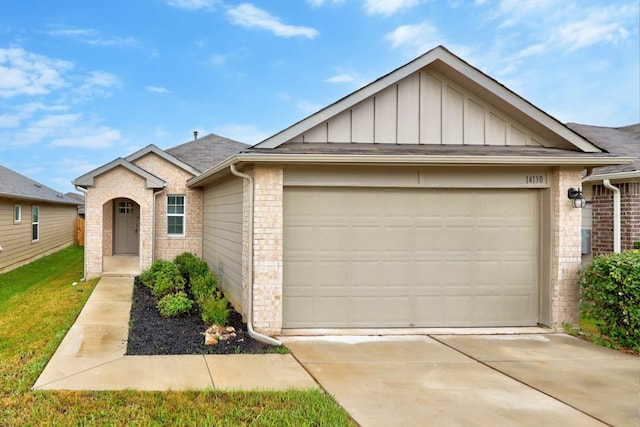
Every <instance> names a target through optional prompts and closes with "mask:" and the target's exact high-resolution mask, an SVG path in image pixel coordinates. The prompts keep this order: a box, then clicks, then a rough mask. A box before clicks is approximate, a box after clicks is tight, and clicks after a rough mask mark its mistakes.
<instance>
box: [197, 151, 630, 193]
mask: <svg viewBox="0 0 640 427" xmlns="http://www.w3.org/2000/svg"><path fill="white" fill-rule="evenodd" d="M634 160H635V157H581V156H567V157H557V156H536V157H531V156H446V155H431V156H430V155H417V154H416V155H385V154H360V155H358V154H281V153H250V152H244V153H239V154H236V155H234V156H231V157H229V158H227V159H226V160H224V161H222V162H221V163H219V164H217V165H216V166H214V167H212V168H211V169H209V170H207V171H206V172H204V173H202V174H201V175H198V176H197V177H194V178H191V179H190V180H188V181H187V185H188V186H189V187H198V186H203V185H206V184H208V183H209V182H211V180H215V179H216V177H217V176H219V175H221V174H225V173H228V171H229V167H230V166H231V165H237V164H239V163H243V162H245V163H272V164H273V163H276V164H325V165H379V166H426V165H441V166H455V165H459V166H468V165H478V166H481V165H487V166H498V165H504V166H512V165H531V166H547V167H548V166H582V167H598V166H615V165H620V164H627V163H632V162H633V161H634Z"/></svg>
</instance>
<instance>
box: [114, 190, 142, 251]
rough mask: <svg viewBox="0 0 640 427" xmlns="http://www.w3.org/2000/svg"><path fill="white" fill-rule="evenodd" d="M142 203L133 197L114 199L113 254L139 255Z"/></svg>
mask: <svg viewBox="0 0 640 427" xmlns="http://www.w3.org/2000/svg"><path fill="white" fill-rule="evenodd" d="M139 248H140V205H139V204H137V203H136V202H134V201H133V200H131V199H124V198H120V199H115V200H114V201H113V254H114V255H138V254H139V251H140V249H139Z"/></svg>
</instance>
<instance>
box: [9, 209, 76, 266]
mask: <svg viewBox="0 0 640 427" xmlns="http://www.w3.org/2000/svg"><path fill="white" fill-rule="evenodd" d="M15 205H20V206H22V220H21V221H20V222H19V223H14V220H13V214H14V206H15ZM32 206H39V207H40V236H39V237H40V238H39V240H38V241H35V242H34V241H32V239H31V237H32V235H31V207H32ZM77 216H78V208H77V207H76V206H75V205H56V204H53V203H46V202H37V201H30V200H14V199H0V246H2V251H1V252H0V272H4V271H8V270H11V269H14V268H16V267H19V266H21V265H24V264H27V263H29V262H31V261H34V260H36V259H38V258H40V257H43V256H45V255H48V254H50V253H53V252H55V251H57V250H59V249H62V248H64V247H67V246H70V245H72V244H73V241H74V234H75V225H74V220H75V218H76V217H77Z"/></svg>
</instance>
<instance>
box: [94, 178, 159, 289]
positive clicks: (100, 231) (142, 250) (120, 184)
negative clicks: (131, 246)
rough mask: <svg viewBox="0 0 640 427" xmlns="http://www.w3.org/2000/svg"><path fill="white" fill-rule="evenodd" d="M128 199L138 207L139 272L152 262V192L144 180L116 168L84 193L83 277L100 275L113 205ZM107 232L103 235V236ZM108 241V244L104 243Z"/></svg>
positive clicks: (108, 236) (109, 236)
mask: <svg viewBox="0 0 640 427" xmlns="http://www.w3.org/2000/svg"><path fill="white" fill-rule="evenodd" d="M116 198H127V199H131V200H133V201H134V202H136V203H137V204H138V205H139V206H140V228H139V233H140V245H139V255H140V268H141V269H145V268H148V267H149V266H150V265H151V262H152V253H151V248H152V243H151V242H152V238H153V230H152V226H151V221H152V217H153V190H151V189H147V188H146V185H145V180H144V179H143V178H141V177H140V176H138V175H136V174H134V173H132V172H130V171H129V170H127V169H125V168H122V167H117V168H115V169H113V170H110V171H109V172H106V173H104V174H102V175H100V176H98V177H96V179H95V182H94V186H93V187H89V188H88V189H87V197H86V200H85V212H86V219H85V273H86V275H87V277H88V278H92V277H97V276H100V275H101V274H102V257H103V256H109V255H111V254H110V253H108V252H107V253H105V251H109V248H110V244H111V243H110V240H111V233H110V230H111V224H112V223H113V220H112V218H111V217H110V215H111V213H112V212H113V209H112V208H111V206H112V201H113V199H116ZM105 212H106V214H105ZM105 232H106V234H105ZM105 239H108V240H109V242H105Z"/></svg>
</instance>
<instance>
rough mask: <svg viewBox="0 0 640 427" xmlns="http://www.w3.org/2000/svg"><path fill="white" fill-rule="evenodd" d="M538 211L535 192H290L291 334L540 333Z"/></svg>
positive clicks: (287, 293)
mask: <svg viewBox="0 0 640 427" xmlns="http://www.w3.org/2000/svg"><path fill="white" fill-rule="evenodd" d="M538 203H539V202H538V196H537V192H536V191H529V190H455V189H446V190H441V189H347V188H285V201H284V204H285V232H284V248H285V251H284V252H285V253H284V257H285V262H284V264H285V270H284V279H285V286H284V308H285V310H284V319H283V324H284V327H412V326H416V327H421V326H422V327H429V326H520V325H535V324H536V322H537V288H538V284H537V280H538V279H537V250H538V242H537V238H538V237H537V236H538ZM301 295H304V296H305V298H300V297H299V296H301ZM308 298H311V299H312V300H313V301H312V302H310V301H309V299H308ZM297 304H306V310H303V309H300V308H297V307H296V308H288V307H289V306H291V305H297ZM332 304H335V307H334V306H332ZM303 312H304V315H303V314H302V313H303ZM309 313H311V314H309ZM298 315H299V316H301V317H296V316H298ZM309 316H311V318H310V317H309Z"/></svg>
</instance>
